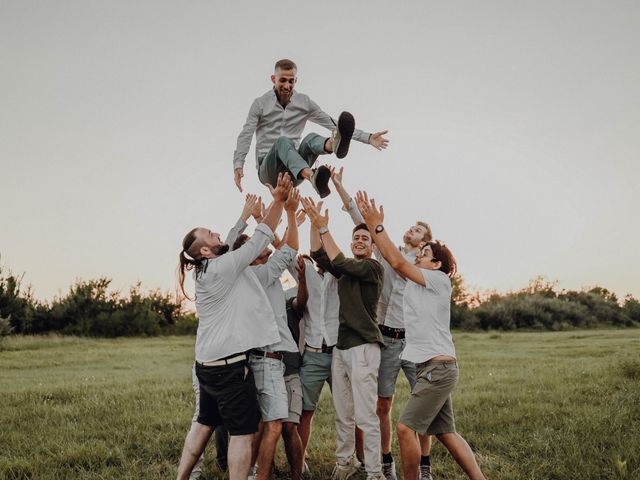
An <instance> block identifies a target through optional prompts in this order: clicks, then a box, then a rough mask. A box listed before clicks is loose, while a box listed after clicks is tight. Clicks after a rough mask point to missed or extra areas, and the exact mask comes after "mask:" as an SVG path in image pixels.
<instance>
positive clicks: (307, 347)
mask: <svg viewBox="0 0 640 480" xmlns="http://www.w3.org/2000/svg"><path fill="white" fill-rule="evenodd" d="M333 347H334V345H331V346H330V347H328V346H326V345H322V348H316V347H312V346H310V345H307V344H305V346H304V349H305V350H309V351H310V352H315V353H329V354H330V353H332V352H333Z"/></svg>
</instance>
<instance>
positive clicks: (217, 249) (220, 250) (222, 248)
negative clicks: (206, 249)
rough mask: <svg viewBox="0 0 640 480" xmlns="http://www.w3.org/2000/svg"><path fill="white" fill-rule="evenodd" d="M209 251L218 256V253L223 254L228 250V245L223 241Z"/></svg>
mask: <svg viewBox="0 0 640 480" xmlns="http://www.w3.org/2000/svg"><path fill="white" fill-rule="evenodd" d="M211 251H212V252H213V254H214V255H215V256H216V257H219V256H220V255H224V254H225V253H227V252H228V251H229V245H227V244H226V243H224V244H222V245H218V246H217V247H213V248H212V249H211Z"/></svg>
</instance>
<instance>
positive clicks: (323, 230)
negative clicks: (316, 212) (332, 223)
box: [318, 227, 329, 235]
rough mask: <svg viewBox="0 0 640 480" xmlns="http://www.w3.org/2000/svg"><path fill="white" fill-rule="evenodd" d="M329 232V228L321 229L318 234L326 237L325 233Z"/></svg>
mask: <svg viewBox="0 0 640 480" xmlns="http://www.w3.org/2000/svg"><path fill="white" fill-rule="evenodd" d="M328 232H329V229H328V228H327V227H320V228H319V229H318V233H319V234H320V235H324V234H325V233H328Z"/></svg>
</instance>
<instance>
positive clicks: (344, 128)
mask: <svg viewBox="0 0 640 480" xmlns="http://www.w3.org/2000/svg"><path fill="white" fill-rule="evenodd" d="M355 128H356V119H355V118H353V115H351V114H350V113H349V112H342V113H341V114H340V116H339V117H338V132H340V137H341V138H340V144H339V145H338V148H337V149H336V157H338V158H344V157H346V156H347V153H349V144H350V143H351V137H353V130H354V129H355Z"/></svg>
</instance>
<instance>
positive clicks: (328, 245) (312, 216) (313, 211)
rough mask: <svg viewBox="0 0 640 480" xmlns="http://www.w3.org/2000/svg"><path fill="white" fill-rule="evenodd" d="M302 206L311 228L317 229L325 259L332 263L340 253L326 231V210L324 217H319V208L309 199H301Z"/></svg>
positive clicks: (327, 216)
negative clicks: (327, 258) (325, 253)
mask: <svg viewBox="0 0 640 480" xmlns="http://www.w3.org/2000/svg"><path fill="white" fill-rule="evenodd" d="M302 206H303V207H304V211H305V212H307V216H308V217H309V220H310V221H311V223H312V224H313V226H314V227H316V228H317V229H318V233H319V234H320V239H321V241H322V245H323V246H324V250H325V252H327V257H329V260H330V261H333V259H334V258H336V257H337V256H338V255H339V254H340V253H341V252H340V248H339V247H338V245H337V244H336V242H335V240H334V239H333V237H332V236H331V233H330V232H329V230H328V227H329V212H328V210H326V209H325V211H324V215H321V214H320V206H319V205H316V204H315V202H314V201H313V200H312V199H311V198H309V197H307V198H303V199H302ZM312 249H313V247H312Z"/></svg>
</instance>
